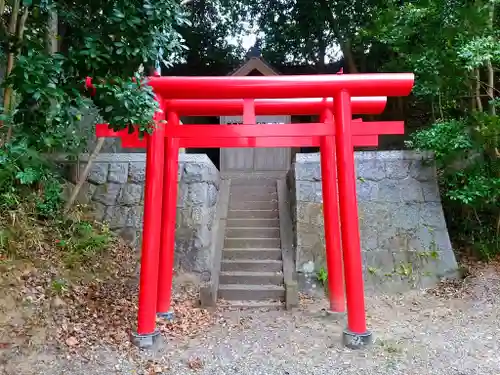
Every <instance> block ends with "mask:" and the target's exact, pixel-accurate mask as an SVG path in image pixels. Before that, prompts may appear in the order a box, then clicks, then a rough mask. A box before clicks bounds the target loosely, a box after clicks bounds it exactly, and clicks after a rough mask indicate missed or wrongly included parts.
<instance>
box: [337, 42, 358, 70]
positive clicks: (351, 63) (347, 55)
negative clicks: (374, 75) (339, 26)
mask: <svg viewBox="0 0 500 375" xmlns="http://www.w3.org/2000/svg"><path fill="white" fill-rule="evenodd" d="M341 48H342V53H343V55H344V61H345V64H346V67H347V71H348V72H349V73H351V74H356V73H358V68H357V66H356V62H355V60H354V55H353V53H352V47H351V41H350V40H349V39H347V41H346V42H344V43H342V45H341Z"/></svg>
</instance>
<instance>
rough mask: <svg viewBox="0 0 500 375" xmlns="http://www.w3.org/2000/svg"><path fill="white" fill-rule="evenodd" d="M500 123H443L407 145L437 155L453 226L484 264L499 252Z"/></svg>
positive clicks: (478, 117) (485, 118) (481, 118)
mask: <svg viewBox="0 0 500 375" xmlns="http://www.w3.org/2000/svg"><path fill="white" fill-rule="evenodd" d="M499 139H500V118H499V117H498V116H495V115H488V114H486V113H483V112H481V113H474V114H473V115H471V116H469V117H467V118H464V119H460V120H456V119H455V120H448V121H439V122H437V123H435V124H434V125H433V126H432V127H430V128H429V129H425V130H421V131H419V132H417V133H415V134H414V135H413V136H412V137H411V140H410V141H409V142H408V145H409V146H411V147H415V148H416V149H420V150H431V151H433V152H434V153H435V158H436V162H437V165H438V167H439V170H440V177H441V178H440V184H441V193H442V195H443V198H444V203H445V210H446V211H447V212H448V213H449V215H447V216H448V225H449V227H450V230H453V231H454V232H455V233H456V237H457V238H458V239H460V240H464V241H466V242H468V244H467V245H472V247H473V248H474V249H475V250H476V251H477V253H478V254H479V255H480V256H481V257H483V258H491V257H493V256H495V255H496V254H498V253H499V252H500V239H499V234H500V233H499V232H500V205H499V204H498V202H500V155H498V150H499V149H500V143H499V142H500V141H499Z"/></svg>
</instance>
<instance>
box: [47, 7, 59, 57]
mask: <svg viewBox="0 0 500 375" xmlns="http://www.w3.org/2000/svg"><path fill="white" fill-rule="evenodd" d="M47 26H48V27H47V31H48V32H47V50H48V52H49V53H50V54H52V55H53V54H54V53H57V52H59V42H58V40H57V39H58V35H59V34H58V33H59V17H58V16H57V13H56V12H55V11H51V12H50V13H49V20H48V25H47Z"/></svg>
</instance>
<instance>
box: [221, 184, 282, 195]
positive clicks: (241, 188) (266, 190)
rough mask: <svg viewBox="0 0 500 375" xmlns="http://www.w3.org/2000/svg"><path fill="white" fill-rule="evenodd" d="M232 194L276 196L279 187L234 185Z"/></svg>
mask: <svg viewBox="0 0 500 375" xmlns="http://www.w3.org/2000/svg"><path fill="white" fill-rule="evenodd" d="M230 191H231V193H241V194H245V193H250V194H255V193H259V194H272V193H274V194H276V193H277V187H276V183H275V184H274V185H232V186H231V190H230Z"/></svg>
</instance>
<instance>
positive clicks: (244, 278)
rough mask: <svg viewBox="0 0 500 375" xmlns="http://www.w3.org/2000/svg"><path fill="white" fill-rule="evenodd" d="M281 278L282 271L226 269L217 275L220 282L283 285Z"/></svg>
mask: <svg viewBox="0 0 500 375" xmlns="http://www.w3.org/2000/svg"><path fill="white" fill-rule="evenodd" d="M283 280H284V279H283V272H251V271H226V272H221V273H220V277H219V282H220V283H221V284H246V285H269V284H271V285H283V283H284V281H283Z"/></svg>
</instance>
